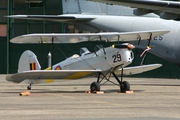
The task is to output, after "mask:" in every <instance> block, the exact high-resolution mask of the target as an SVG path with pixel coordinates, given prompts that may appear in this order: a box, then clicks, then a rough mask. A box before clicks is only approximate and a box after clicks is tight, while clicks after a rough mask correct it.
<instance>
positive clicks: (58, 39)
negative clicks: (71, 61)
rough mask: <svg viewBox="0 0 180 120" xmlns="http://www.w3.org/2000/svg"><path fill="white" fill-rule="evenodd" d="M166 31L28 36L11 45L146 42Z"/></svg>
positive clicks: (21, 37)
mask: <svg viewBox="0 0 180 120" xmlns="http://www.w3.org/2000/svg"><path fill="white" fill-rule="evenodd" d="M168 32H169V31H167V30H154V31H137V32H124V33H118V32H107V33H78V34H77V33H75V34H74V33H73V34H28V35H22V36H19V37H15V38H13V39H11V42H12V43H78V42H83V41H97V40H102V41H107V42H114V41H132V40H139V39H141V40H146V39H150V38H153V37H155V36H159V35H163V34H166V33H168Z"/></svg>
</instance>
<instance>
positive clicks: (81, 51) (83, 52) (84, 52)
mask: <svg viewBox="0 0 180 120" xmlns="http://www.w3.org/2000/svg"><path fill="white" fill-rule="evenodd" d="M90 53H91V52H90V51H89V50H88V49H87V48H86V47H83V48H81V49H80V55H81V56H84V55H87V54H90Z"/></svg>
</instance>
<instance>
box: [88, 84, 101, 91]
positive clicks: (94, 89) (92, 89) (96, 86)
mask: <svg viewBox="0 0 180 120" xmlns="http://www.w3.org/2000/svg"><path fill="white" fill-rule="evenodd" d="M90 90H91V92H94V91H100V85H99V83H97V82H93V83H91V86H90Z"/></svg>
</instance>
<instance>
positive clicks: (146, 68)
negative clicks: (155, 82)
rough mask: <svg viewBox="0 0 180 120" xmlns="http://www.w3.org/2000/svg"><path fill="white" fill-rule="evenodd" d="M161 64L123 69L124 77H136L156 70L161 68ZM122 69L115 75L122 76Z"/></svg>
mask: <svg viewBox="0 0 180 120" xmlns="http://www.w3.org/2000/svg"><path fill="white" fill-rule="evenodd" d="M161 66H162V65H161V64H149V65H141V66H134V67H126V68H123V75H134V74H139V73H143V72H147V71H150V70H154V69H156V68H159V67H161ZM121 70H122V69H118V70H117V71H116V72H115V73H116V74H117V75H118V76H120V73H121Z"/></svg>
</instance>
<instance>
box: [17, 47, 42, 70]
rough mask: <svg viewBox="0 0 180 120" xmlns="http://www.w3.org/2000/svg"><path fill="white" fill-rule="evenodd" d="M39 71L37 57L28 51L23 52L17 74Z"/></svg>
mask: <svg viewBox="0 0 180 120" xmlns="http://www.w3.org/2000/svg"><path fill="white" fill-rule="evenodd" d="M40 69H41V66H40V64H39V62H38V60H37V56H36V55H35V54H34V53H33V52H32V51H30V50H26V51H24V52H23V53H22V55H21V57H20V59H19V64H18V72H23V71H29V70H40Z"/></svg>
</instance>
